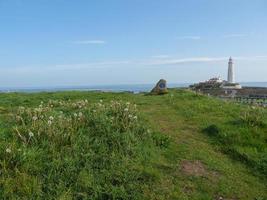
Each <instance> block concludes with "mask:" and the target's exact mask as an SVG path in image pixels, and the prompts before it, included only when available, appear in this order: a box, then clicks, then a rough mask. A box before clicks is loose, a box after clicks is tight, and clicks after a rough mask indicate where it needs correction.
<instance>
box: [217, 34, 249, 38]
mask: <svg viewBox="0 0 267 200" xmlns="http://www.w3.org/2000/svg"><path fill="white" fill-rule="evenodd" d="M246 36H247V34H225V35H223V36H222V37H223V38H242V37H246Z"/></svg>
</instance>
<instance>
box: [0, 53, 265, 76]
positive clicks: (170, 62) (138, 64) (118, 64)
mask: <svg viewBox="0 0 267 200" xmlns="http://www.w3.org/2000/svg"><path fill="white" fill-rule="evenodd" d="M228 59H229V57H228V56H227V57H226V56H222V57H189V58H148V59H143V60H117V61H103V62H89V63H77V64H62V65H60V64H58V65H49V66H27V67H26V66H24V67H23V66H21V67H10V68H8V69H7V68H3V69H1V68H0V74H4V73H16V74H20V73H25V74H27V73H31V72H55V71H72V70H75V71H79V70H96V69H97V70H106V69H110V68H122V67H123V68H125V67H126V68H127V67H128V68H143V67H154V66H155V67H156V66H179V65H182V64H190V63H196V64H198V63H199V64H200V63H222V62H223V63H227V61H228ZM233 59H234V61H244V62H246V61H267V55H266V56H265V55H261V56H234V57H233Z"/></svg>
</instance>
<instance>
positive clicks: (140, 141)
mask: <svg viewBox="0 0 267 200" xmlns="http://www.w3.org/2000/svg"><path fill="white" fill-rule="evenodd" d="M85 99H86V100H88V103H87V101H86V102H85V101H83V100H85ZM100 100H103V102H100ZM42 101H43V108H46V109H44V110H45V111H44V113H43V114H38V112H39V111H38V110H35V109H34V108H37V107H39V105H40V102H42ZM110 101H114V102H120V105H117V104H116V103H115V104H116V106H115V107H114V108H113V107H111V106H110V105H113V104H114V102H113V103H111V102H110ZM126 102H130V104H126ZM99 103H100V104H101V105H102V106H100V105H99ZM134 104H136V105H137V109H138V110H136V109H135V106H134ZM51 105H53V107H51ZM21 106H23V107H24V111H23V108H19V107H21ZM80 106H81V107H80ZM126 107H127V108H128V110H127V109H126V110H125V108H126ZM21 109H22V110H21ZM80 112H81V113H82V114H81V115H80V118H81V119H78V118H79V113H80ZM125 112H127V114H126V113H125ZM128 112H129V113H128ZM18 115H19V116H22V118H23V119H26V120H21V119H20V118H19V117H15V116H18ZM36 115H38V122H35V121H34V120H33V116H36ZM39 115H40V116H39ZM41 115H44V117H43V119H41ZM61 115H62V116H61ZM50 116H53V118H54V119H52V120H51V121H52V122H51V125H50V126H49V125H48V121H49V120H50V119H49V117H50ZM134 116H137V119H136V118H134ZM39 118H40V119H39ZM67 120H69V121H67ZM266 120H267V114H266V110H265V109H259V108H250V107H248V106H245V105H239V104H234V103H230V102H223V101H221V100H218V99H214V98H209V97H205V96H201V95H197V94H195V93H193V92H190V91H185V90H171V92H170V94H167V95H164V96H149V95H143V94H138V95H134V94H128V93H101V92H58V93H36V94H18V93H11V94H0V127H1V130H0V143H1V145H0V155H1V157H0V161H1V164H0V167H1V168H0V170H1V171H0V198H1V199H23V198H24V199H162V200H163V199H179V200H180V199H182V200H183V199H184V200H186V199H188V200H189V199H190V200H191V199H196V200H198V199H203V200H209V199H211V200H212V199H219V198H220V197H223V198H224V199H242V200H243V199H248V200H251V199H267V192H266V191H267V179H266V178H267V177H266V176H267V174H266V168H267V166H266V160H267V158H266V155H267V144H266V143H267V131H266V129H267V128H266V124H267V121H266ZM30 132H31V133H33V134H34V136H31V134H29V133H30ZM18 133H19V134H18ZM7 148H8V149H10V150H11V153H8V152H6V150H7ZM185 169H187V170H185Z"/></svg>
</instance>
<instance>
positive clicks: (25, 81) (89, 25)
mask: <svg viewBox="0 0 267 200" xmlns="http://www.w3.org/2000/svg"><path fill="white" fill-rule="evenodd" d="M229 56H232V57H233V58H234V62H235V67H236V78H237V80H238V81H267V76H266V75H267V1H266V0H253V1H252V0H223V1H220V0H94V1H93V0H75V1H74V0H69V1H66V0H0V87H40V86H41V87H43V86H72V85H75V86H79V85H107V84H138V83H140V84H141V83H154V82H156V81H157V80H158V79H160V78H165V79H166V80H167V81H168V82H171V83H183V82H196V81H201V80H206V79H208V78H210V77H212V76H218V75H220V76H222V77H223V78H226V73H227V59H228V57H229Z"/></svg>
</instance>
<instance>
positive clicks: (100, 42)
mask: <svg viewBox="0 0 267 200" xmlns="http://www.w3.org/2000/svg"><path fill="white" fill-rule="evenodd" d="M72 43H73V44H105V43H106V41H104V40H77V41H72Z"/></svg>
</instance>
